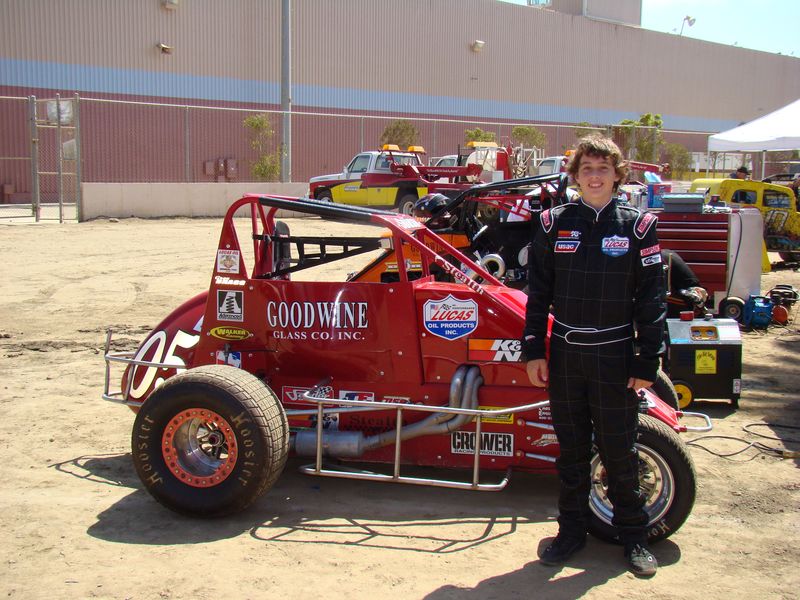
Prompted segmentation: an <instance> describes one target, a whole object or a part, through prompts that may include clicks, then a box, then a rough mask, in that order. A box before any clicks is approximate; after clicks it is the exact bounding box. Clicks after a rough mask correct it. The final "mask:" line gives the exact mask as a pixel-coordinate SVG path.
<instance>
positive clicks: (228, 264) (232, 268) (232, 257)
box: [217, 250, 239, 274]
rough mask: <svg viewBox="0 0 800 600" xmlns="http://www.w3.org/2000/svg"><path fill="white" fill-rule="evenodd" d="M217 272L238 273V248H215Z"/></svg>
mask: <svg viewBox="0 0 800 600" xmlns="http://www.w3.org/2000/svg"><path fill="white" fill-rule="evenodd" d="M217 273H237V274H238V273H239V251H238V250H217Z"/></svg>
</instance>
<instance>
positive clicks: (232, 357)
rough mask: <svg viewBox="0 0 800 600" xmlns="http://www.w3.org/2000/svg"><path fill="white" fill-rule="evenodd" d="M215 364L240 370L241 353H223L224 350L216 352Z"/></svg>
mask: <svg viewBox="0 0 800 600" xmlns="http://www.w3.org/2000/svg"><path fill="white" fill-rule="evenodd" d="M217 364H218V365H230V366H232V367H236V368H237V369H241V368H242V353H241V352H225V351H224V350H217Z"/></svg>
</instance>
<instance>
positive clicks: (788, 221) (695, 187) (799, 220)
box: [689, 179, 800, 270]
mask: <svg viewBox="0 0 800 600" xmlns="http://www.w3.org/2000/svg"><path fill="white" fill-rule="evenodd" d="M689 192H690V193H703V194H705V198H706V200H705V201H706V202H707V203H723V202H724V203H725V205H726V206H730V207H731V208H757V209H758V210H759V211H761V215H762V216H763V218H764V244H765V246H764V248H765V252H766V251H767V250H769V251H771V252H778V253H780V256H781V258H782V259H783V260H800V215H798V214H797V201H796V199H795V196H794V192H793V191H792V189H791V188H789V187H786V186H785V185H776V184H773V183H765V182H763V181H750V180H748V179H695V180H694V181H693V182H692V185H691V187H690V188H689ZM767 264H769V263H768V261H767ZM767 270H768V269H767Z"/></svg>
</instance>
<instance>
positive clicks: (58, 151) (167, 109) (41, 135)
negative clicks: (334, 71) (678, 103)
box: [0, 95, 709, 218]
mask: <svg viewBox="0 0 800 600" xmlns="http://www.w3.org/2000/svg"><path fill="white" fill-rule="evenodd" d="M31 102H33V103H34V105H35V106H34V108H35V113H36V118H35V122H36V127H35V128H34V127H33V125H32V123H31V119H32V117H31V110H32V109H31V107H30V106H29V105H30V103H31ZM65 102H66V104H65ZM61 104H62V105H63V106H62V108H63V111H64V112H69V113H70V114H71V115H72V118H73V119H75V118H77V117H78V116H79V120H80V125H79V126H78V125H77V123H75V122H74V121H67V120H63V115H62V121H63V122H62V123H61V125H59V123H58V121H57V115H55V116H54V110H55V112H56V113H57V112H58V110H59V108H58V107H59V104H58V103H56V102H55V101H54V100H53V99H37V100H35V101H34V100H31V99H28V98H9V97H0V121H1V122H3V124H4V127H3V130H4V135H3V136H0V190H2V191H3V195H2V198H0V213H1V212H2V210H3V209H7V210H9V211H15V212H18V213H20V214H22V213H25V211H28V212H35V201H32V199H34V197H35V196H36V193H37V190H36V189H34V188H35V181H34V180H35V179H36V175H35V173H36V172H37V171H36V170H35V169H36V168H38V173H39V177H38V179H39V180H40V189H39V190H38V194H39V200H40V208H41V209H42V210H44V208H47V207H48V206H52V205H53V204H56V203H57V204H58V212H60V213H63V212H64V211H65V210H67V211H68V210H70V209H71V210H75V209H74V206H75V205H78V206H79V195H80V182H81V181H83V182H104V183H113V182H142V183H144V182H174V183H197V182H215V181H217V182H225V181H238V182H250V181H258V180H259V178H258V177H257V176H256V175H255V174H254V167H255V166H256V165H258V164H261V165H262V166H266V167H268V166H269V165H271V164H275V163H277V165H278V171H277V172H276V171H275V170H274V169H272V170H271V171H270V169H266V172H267V173H272V177H273V179H274V180H276V181H280V180H284V181H288V180H289V179H287V178H286V175H289V174H285V175H283V176H282V175H281V173H280V171H279V165H280V163H281V161H280V158H281V152H282V151H283V144H282V130H281V128H282V113H281V112H280V111H275V110H257V109H245V108H237V107H208V106H192V105H178V104H155V103H146V102H129V101H119V100H108V99H99V98H78V97H77V95H76V96H75V97H73V98H71V99H70V100H62V101H61ZM256 115H263V117H261V118H260V119H257V120H256V122H257V124H258V127H257V128H254V127H252V126H251V127H248V126H246V125H245V119H247V118H248V117H253V116H256ZM398 118H404V117H397V116H372V115H358V114H341V113H336V114H334V113H325V112H317V113H312V112H303V111H297V112H293V113H292V134H293V139H292V140H291V173H290V178H291V179H290V180H291V181H294V182H305V181H308V179H309V178H310V177H313V176H316V175H322V174H326V173H333V172H337V171H341V170H342V168H343V166H344V165H346V164H347V163H348V162H349V161H350V159H351V158H352V157H353V155H355V154H356V153H358V152H361V151H365V150H372V149H376V148H378V146H379V143H380V142H379V141H380V138H381V134H382V133H383V131H384V129H385V128H386V127H387V126H388V125H390V124H391V123H392V122H394V121H396V120H397V119H398ZM405 120H407V121H409V122H410V123H411V124H412V125H413V126H414V127H415V128H416V130H417V131H418V132H419V136H418V141H417V143H419V144H421V145H422V146H424V147H425V148H426V150H427V152H428V157H430V158H433V157H436V156H442V155H448V154H455V153H456V152H457V151H458V148H459V146H463V145H464V142H465V140H464V137H465V130H467V129H475V128H480V129H482V130H483V131H486V132H492V133H494V135H495V139H496V141H497V142H498V143H501V144H507V143H509V142H514V140H513V139H512V130H513V128H514V127H515V126H516V125H527V126H533V127H535V128H536V129H538V130H539V131H541V132H542V133H544V134H545V136H546V138H547V143H546V145H545V147H544V148H541V149H539V152H538V153H537V154H538V155H539V156H553V155H561V154H563V153H564V151H565V150H566V149H568V148H570V147H572V146H573V145H574V144H575V142H576V140H577V136H579V135H583V134H585V133H586V132H587V131H589V130H590V129H591V127H587V126H576V125H560V124H549V123H548V124H543V123H534V122H530V123H507V122H493V121H480V120H463V119H428V118H405ZM252 121H253V120H252V119H250V122H251V124H252ZM595 129H597V130H599V131H602V132H604V133H607V134H609V135H612V136H613V137H614V138H615V139H616V140H617V141H618V142H619V143H621V144H623V145H625V147H631V148H632V147H635V146H636V145H637V142H638V141H639V140H643V139H644V140H647V139H648V138H650V137H652V136H654V135H655V130H654V129H652V128H634V129H633V130H630V129H620V128H619V127H618V126H601V127H596V128H595ZM662 135H663V139H664V141H665V142H673V143H679V144H681V145H683V146H685V147H686V148H687V149H688V150H690V151H695V152H701V151H705V147H706V142H707V139H708V138H707V136H708V135H709V132H678V131H663V132H662ZM631 136H632V137H631ZM32 139H38V142H35V143H32V142H31V140H32ZM37 146H38V162H39V164H38V167H35V166H33V165H32V164H31V161H32V160H36V152H35V150H36V147H37ZM32 149H33V150H32ZM264 157H267V158H264ZM658 158H659V157H658V156H656V155H655V154H654V156H653V161H652V162H658ZM270 161H272V162H270ZM262 172H264V169H262ZM59 199H60V200H61V202H60V203H59V202H58V201H59ZM70 207H73V208H70ZM45 214H47V215H48V216H52V211H51V212H49V213H44V212H42V213H40V217H41V218H46V217H45ZM59 216H60V217H62V218H63V214H61V215H59ZM54 218H57V217H54Z"/></svg>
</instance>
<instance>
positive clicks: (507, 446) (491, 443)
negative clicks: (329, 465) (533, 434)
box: [450, 431, 514, 456]
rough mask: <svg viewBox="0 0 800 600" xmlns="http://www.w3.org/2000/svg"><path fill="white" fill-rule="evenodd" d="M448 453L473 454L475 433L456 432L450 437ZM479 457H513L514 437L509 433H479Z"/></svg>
mask: <svg viewBox="0 0 800 600" xmlns="http://www.w3.org/2000/svg"><path fill="white" fill-rule="evenodd" d="M450 452H452V453H453V454H473V453H474V452H475V432H474V431H456V432H454V433H453V434H452V435H451V436H450ZM480 453H481V456H514V436H513V435H512V434H510V433H481V448H480Z"/></svg>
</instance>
